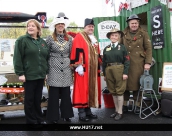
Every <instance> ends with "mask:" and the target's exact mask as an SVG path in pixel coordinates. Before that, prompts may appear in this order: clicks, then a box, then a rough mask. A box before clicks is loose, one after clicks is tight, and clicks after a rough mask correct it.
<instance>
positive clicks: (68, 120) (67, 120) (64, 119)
mask: <svg viewBox="0 0 172 136" xmlns="http://www.w3.org/2000/svg"><path fill="white" fill-rule="evenodd" d="M63 121H66V122H71V119H70V118H63Z"/></svg>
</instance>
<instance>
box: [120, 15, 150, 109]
mask: <svg viewBox="0 0 172 136" xmlns="http://www.w3.org/2000/svg"><path fill="white" fill-rule="evenodd" d="M140 21H141V19H140V18H139V17H138V16H137V15H136V14H133V15H131V16H129V17H128V18H127V20H126V22H127V23H128V26H127V28H126V29H125V30H124V31H123V33H124V36H123V37H122V41H121V43H122V44H124V45H125V46H126V48H127V50H128V55H129V56H130V68H129V71H128V80H127V88H126V91H125V93H124V107H123V110H124V112H127V111H128V107H127V101H128V100H129V96H130V92H131V91H132V92H133V99H134V101H135V111H136V112H139V106H140V100H141V98H139V101H138V102H137V103H136V100H137V94H138V90H139V88H140V83H139V80H140V76H141V75H142V74H143V72H144V70H149V69H150V67H151V63H152V45H151V40H150V38H149V35H148V33H147V32H146V31H145V30H144V29H143V28H141V26H140ZM140 94H141V93H140Z"/></svg>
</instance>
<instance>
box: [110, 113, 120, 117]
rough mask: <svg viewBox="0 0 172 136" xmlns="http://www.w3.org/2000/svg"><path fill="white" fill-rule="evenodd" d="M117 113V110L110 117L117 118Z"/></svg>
mask: <svg viewBox="0 0 172 136" xmlns="http://www.w3.org/2000/svg"><path fill="white" fill-rule="evenodd" d="M117 114H118V113H117V112H115V113H113V114H112V115H110V118H115V116H116V115H117Z"/></svg>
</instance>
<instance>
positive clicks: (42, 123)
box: [39, 121, 47, 125]
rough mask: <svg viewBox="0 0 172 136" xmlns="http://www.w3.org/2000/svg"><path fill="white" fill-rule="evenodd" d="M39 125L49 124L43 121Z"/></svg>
mask: <svg viewBox="0 0 172 136" xmlns="http://www.w3.org/2000/svg"><path fill="white" fill-rule="evenodd" d="M39 124H41V125H46V124H47V122H45V121H41V122H39Z"/></svg>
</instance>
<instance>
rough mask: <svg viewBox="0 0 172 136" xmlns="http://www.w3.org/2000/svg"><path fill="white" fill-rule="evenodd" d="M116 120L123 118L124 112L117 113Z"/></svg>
mask: <svg viewBox="0 0 172 136" xmlns="http://www.w3.org/2000/svg"><path fill="white" fill-rule="evenodd" d="M114 119H115V120H116V121H118V120H120V119H122V114H119V113H117V115H116V116H115V118H114Z"/></svg>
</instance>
